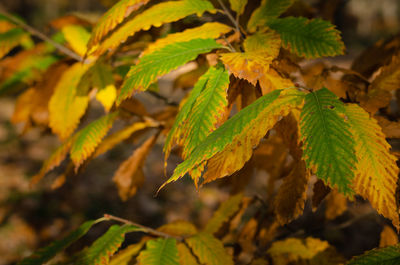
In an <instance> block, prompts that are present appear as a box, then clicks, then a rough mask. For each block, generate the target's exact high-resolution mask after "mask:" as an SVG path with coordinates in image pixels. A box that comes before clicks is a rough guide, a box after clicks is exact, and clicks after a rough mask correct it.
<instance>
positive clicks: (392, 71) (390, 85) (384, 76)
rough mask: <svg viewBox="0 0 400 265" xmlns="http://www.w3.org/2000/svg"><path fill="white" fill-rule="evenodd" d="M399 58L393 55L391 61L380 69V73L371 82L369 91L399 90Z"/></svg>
mask: <svg viewBox="0 0 400 265" xmlns="http://www.w3.org/2000/svg"><path fill="white" fill-rule="evenodd" d="M399 83H400V56H399V55H394V56H393V57H392V61H391V62H390V63H389V64H388V65H386V66H383V67H382V68H381V73H380V74H379V75H378V76H377V77H376V78H375V79H374V81H372V83H371V86H370V88H369V90H373V89H379V90H380V89H382V90H386V91H392V90H396V89H399V88H400V85H399Z"/></svg>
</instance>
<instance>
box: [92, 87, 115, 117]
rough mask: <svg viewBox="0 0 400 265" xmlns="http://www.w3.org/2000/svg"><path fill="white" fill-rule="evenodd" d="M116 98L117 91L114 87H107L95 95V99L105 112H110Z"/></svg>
mask: <svg viewBox="0 0 400 265" xmlns="http://www.w3.org/2000/svg"><path fill="white" fill-rule="evenodd" d="M116 98H117V89H116V87H115V86H114V85H108V86H106V87H105V88H103V89H101V90H99V91H98V92H97V94H96V99H97V100H98V101H99V102H100V103H101V104H102V105H103V107H104V109H105V110H106V111H110V109H111V107H112V106H113V104H114V101H115V99H116Z"/></svg>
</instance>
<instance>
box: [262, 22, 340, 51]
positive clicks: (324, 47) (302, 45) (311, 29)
mask: <svg viewBox="0 0 400 265" xmlns="http://www.w3.org/2000/svg"><path fill="white" fill-rule="evenodd" d="M268 27H270V28H271V29H273V30H275V31H276V32H278V33H279V34H280V35H281V39H282V45H283V47H285V48H287V49H289V50H290V51H291V52H293V53H295V54H297V55H299V56H303V57H305V58H308V59H311V58H319V57H324V56H336V55H341V54H343V53H344V49H345V47H344V44H343V42H342V40H341V37H340V33H339V31H338V30H337V29H336V28H335V26H334V25H332V24H331V23H329V22H328V21H325V20H322V19H311V20H308V19H307V18H304V17H286V18H279V19H274V20H272V21H270V22H268Z"/></svg>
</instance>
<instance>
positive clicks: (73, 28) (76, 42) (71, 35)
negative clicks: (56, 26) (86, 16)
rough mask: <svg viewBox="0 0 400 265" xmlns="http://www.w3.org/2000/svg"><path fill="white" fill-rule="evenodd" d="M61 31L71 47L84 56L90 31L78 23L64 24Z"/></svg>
mask: <svg viewBox="0 0 400 265" xmlns="http://www.w3.org/2000/svg"><path fill="white" fill-rule="evenodd" d="M62 33H63V34H64V37H65V39H66V40H67V42H68V43H69V45H71V48H72V49H73V50H74V51H75V52H76V53H77V54H79V55H80V56H84V55H85V53H86V45H87V43H88V41H89V38H90V33H89V32H88V31H87V30H86V29H85V28H84V27H82V26H79V25H68V26H65V27H63V28H62Z"/></svg>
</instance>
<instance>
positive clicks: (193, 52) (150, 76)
mask: <svg viewBox="0 0 400 265" xmlns="http://www.w3.org/2000/svg"><path fill="white" fill-rule="evenodd" d="M222 47H223V46H222V45H220V44H218V43H216V42H215V40H213V39H193V40H190V41H187V42H178V43H173V44H169V45H167V46H165V47H163V48H162V49H160V50H158V51H155V52H153V53H151V54H148V55H146V56H143V57H142V58H141V59H140V62H139V63H138V64H137V65H134V66H132V67H131V69H130V70H129V72H128V74H127V76H126V78H125V81H124V84H123V85H122V88H121V92H120V94H119V95H118V97H117V105H119V104H120V103H121V101H122V100H124V99H126V98H128V97H130V96H131V94H132V92H139V91H144V90H146V89H147V88H148V87H149V86H150V85H151V84H152V83H153V82H154V81H155V80H157V78H158V77H160V76H162V75H164V74H167V73H168V72H170V71H172V70H174V69H176V68H178V67H179V66H181V65H184V64H185V63H187V62H189V61H191V60H193V59H195V58H196V57H197V56H198V55H199V54H201V53H207V52H210V51H211V50H213V49H218V48H222Z"/></svg>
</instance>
